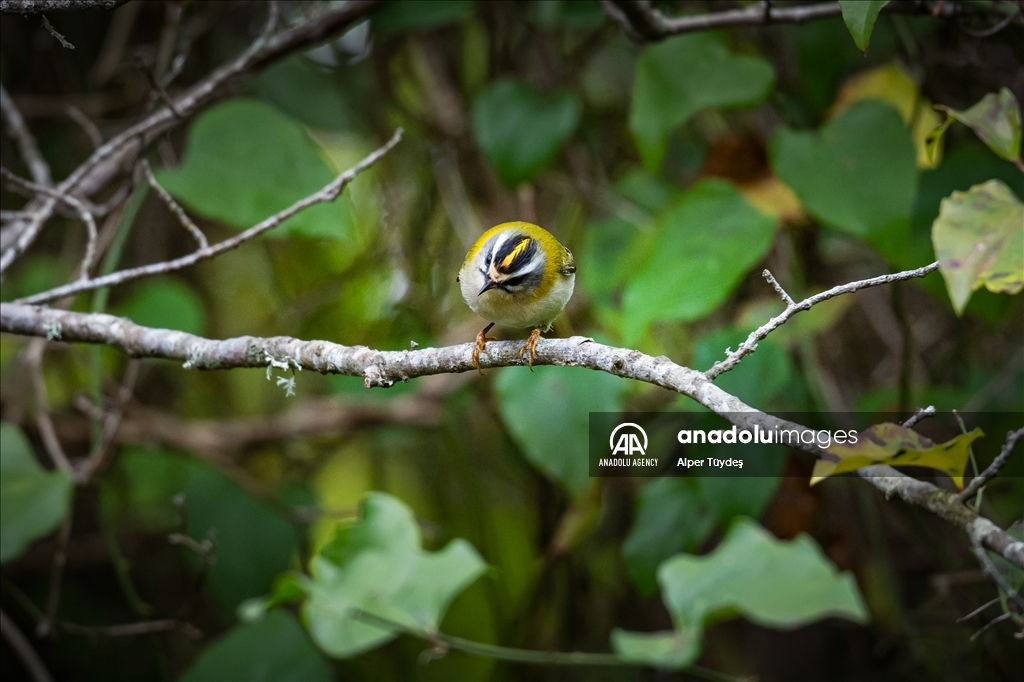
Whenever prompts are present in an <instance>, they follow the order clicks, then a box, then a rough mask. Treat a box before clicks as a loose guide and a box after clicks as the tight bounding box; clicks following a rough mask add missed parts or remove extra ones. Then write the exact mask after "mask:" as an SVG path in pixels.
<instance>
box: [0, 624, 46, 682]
mask: <svg viewBox="0 0 1024 682" xmlns="http://www.w3.org/2000/svg"><path fill="white" fill-rule="evenodd" d="M0 633H3V636H4V639H6V640H7V643H8V644H10V645H11V650H13V651H14V653H15V654H17V656H18V658H20V659H21V662H22V664H23V665H24V666H25V670H26V671H27V672H28V674H29V676H30V677H31V678H32V682H53V678H52V677H50V671H48V670H47V669H46V666H45V665H43V661H42V660H41V659H40V658H39V654H37V653H36V650H35V649H33V648H32V644H30V643H29V641H28V638H27V637H25V635H23V634H22V632H21V630H19V629H18V626H17V625H15V624H14V621H13V620H11V619H10V617H9V616H8V615H7V614H6V613H4V612H3V611H2V610H0Z"/></svg>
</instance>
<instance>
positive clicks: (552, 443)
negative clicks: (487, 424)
mask: <svg viewBox="0 0 1024 682" xmlns="http://www.w3.org/2000/svg"><path fill="white" fill-rule="evenodd" d="M623 387H624V382H623V381H622V380H621V379H619V378H618V377H616V376H613V375H611V374H606V373H604V372H573V371H567V370H565V369H564V368H562V367H534V371H533V372H529V371H526V370H525V369H506V370H504V371H502V372H501V373H500V374H499V375H498V380H497V382H495V388H496V390H497V393H498V407H499V408H500V410H501V416H502V419H504V421H505V424H506V425H507V426H508V429H509V432H510V433H511V434H512V437H513V438H514V439H515V440H516V442H517V443H518V444H519V446H520V447H521V448H522V449H523V454H524V455H525V456H526V459H527V460H528V461H529V462H530V464H532V465H533V466H535V467H536V468H538V469H540V470H541V471H542V472H543V473H544V474H545V475H547V476H548V477H549V478H551V479H554V480H555V481H558V482H559V483H561V484H563V485H564V486H565V487H566V488H568V490H569V491H570V492H571V493H572V494H574V495H577V496H578V495H581V494H582V493H583V492H584V491H585V490H586V489H587V488H588V487H589V485H590V482H591V481H590V460H589V454H588V450H587V442H588V438H589V433H590V431H589V428H590V413H591V412H618V411H619V409H620V408H621V397H620V396H621V395H622V389H623Z"/></svg>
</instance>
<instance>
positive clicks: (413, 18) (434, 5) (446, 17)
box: [370, 0, 474, 33]
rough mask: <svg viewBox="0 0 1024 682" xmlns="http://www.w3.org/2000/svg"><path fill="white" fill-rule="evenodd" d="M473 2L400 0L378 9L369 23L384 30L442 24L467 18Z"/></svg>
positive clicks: (395, 30)
mask: <svg viewBox="0 0 1024 682" xmlns="http://www.w3.org/2000/svg"><path fill="white" fill-rule="evenodd" d="M473 4H474V3H473V2H472V0H416V2H412V0H398V1H397V2H389V3H387V4H386V5H384V6H383V7H381V8H380V9H379V10H377V11H376V12H375V13H374V14H373V17H372V18H371V19H370V24H371V25H372V26H373V29H374V30H375V31H380V32H381V33H399V32H400V31H408V30H412V29H420V28H430V27H432V26H443V25H445V24H452V23H455V22H458V21H462V20H463V19H465V18H466V17H468V16H469V15H470V14H471V13H472V12H473Z"/></svg>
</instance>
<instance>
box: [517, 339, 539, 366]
mask: <svg viewBox="0 0 1024 682" xmlns="http://www.w3.org/2000/svg"><path fill="white" fill-rule="evenodd" d="M538 341H540V330H539V329H534V330H533V331H532V332H530V338H528V339H526V343H524V344H523V347H522V348H520V349H519V357H520V358H522V357H526V358H527V361H528V362H529V365H530V371H531V372H532V371H533V361H534V360H535V359H536V357H537V342H538Z"/></svg>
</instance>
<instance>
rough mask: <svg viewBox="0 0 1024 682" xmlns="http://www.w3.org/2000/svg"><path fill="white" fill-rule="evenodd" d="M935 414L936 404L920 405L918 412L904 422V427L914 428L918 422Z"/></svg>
mask: <svg viewBox="0 0 1024 682" xmlns="http://www.w3.org/2000/svg"><path fill="white" fill-rule="evenodd" d="M934 416H935V406H934V405H929V406H928V407H919V408H917V412H915V413H914V416H913V417H911V418H910V419H908V420H907V421H905V422H903V426H904V428H908V429H909V428H912V427H914V426H916V425H917V423H918V422H920V421H921V420H922V419H926V418H928V417H934Z"/></svg>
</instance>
